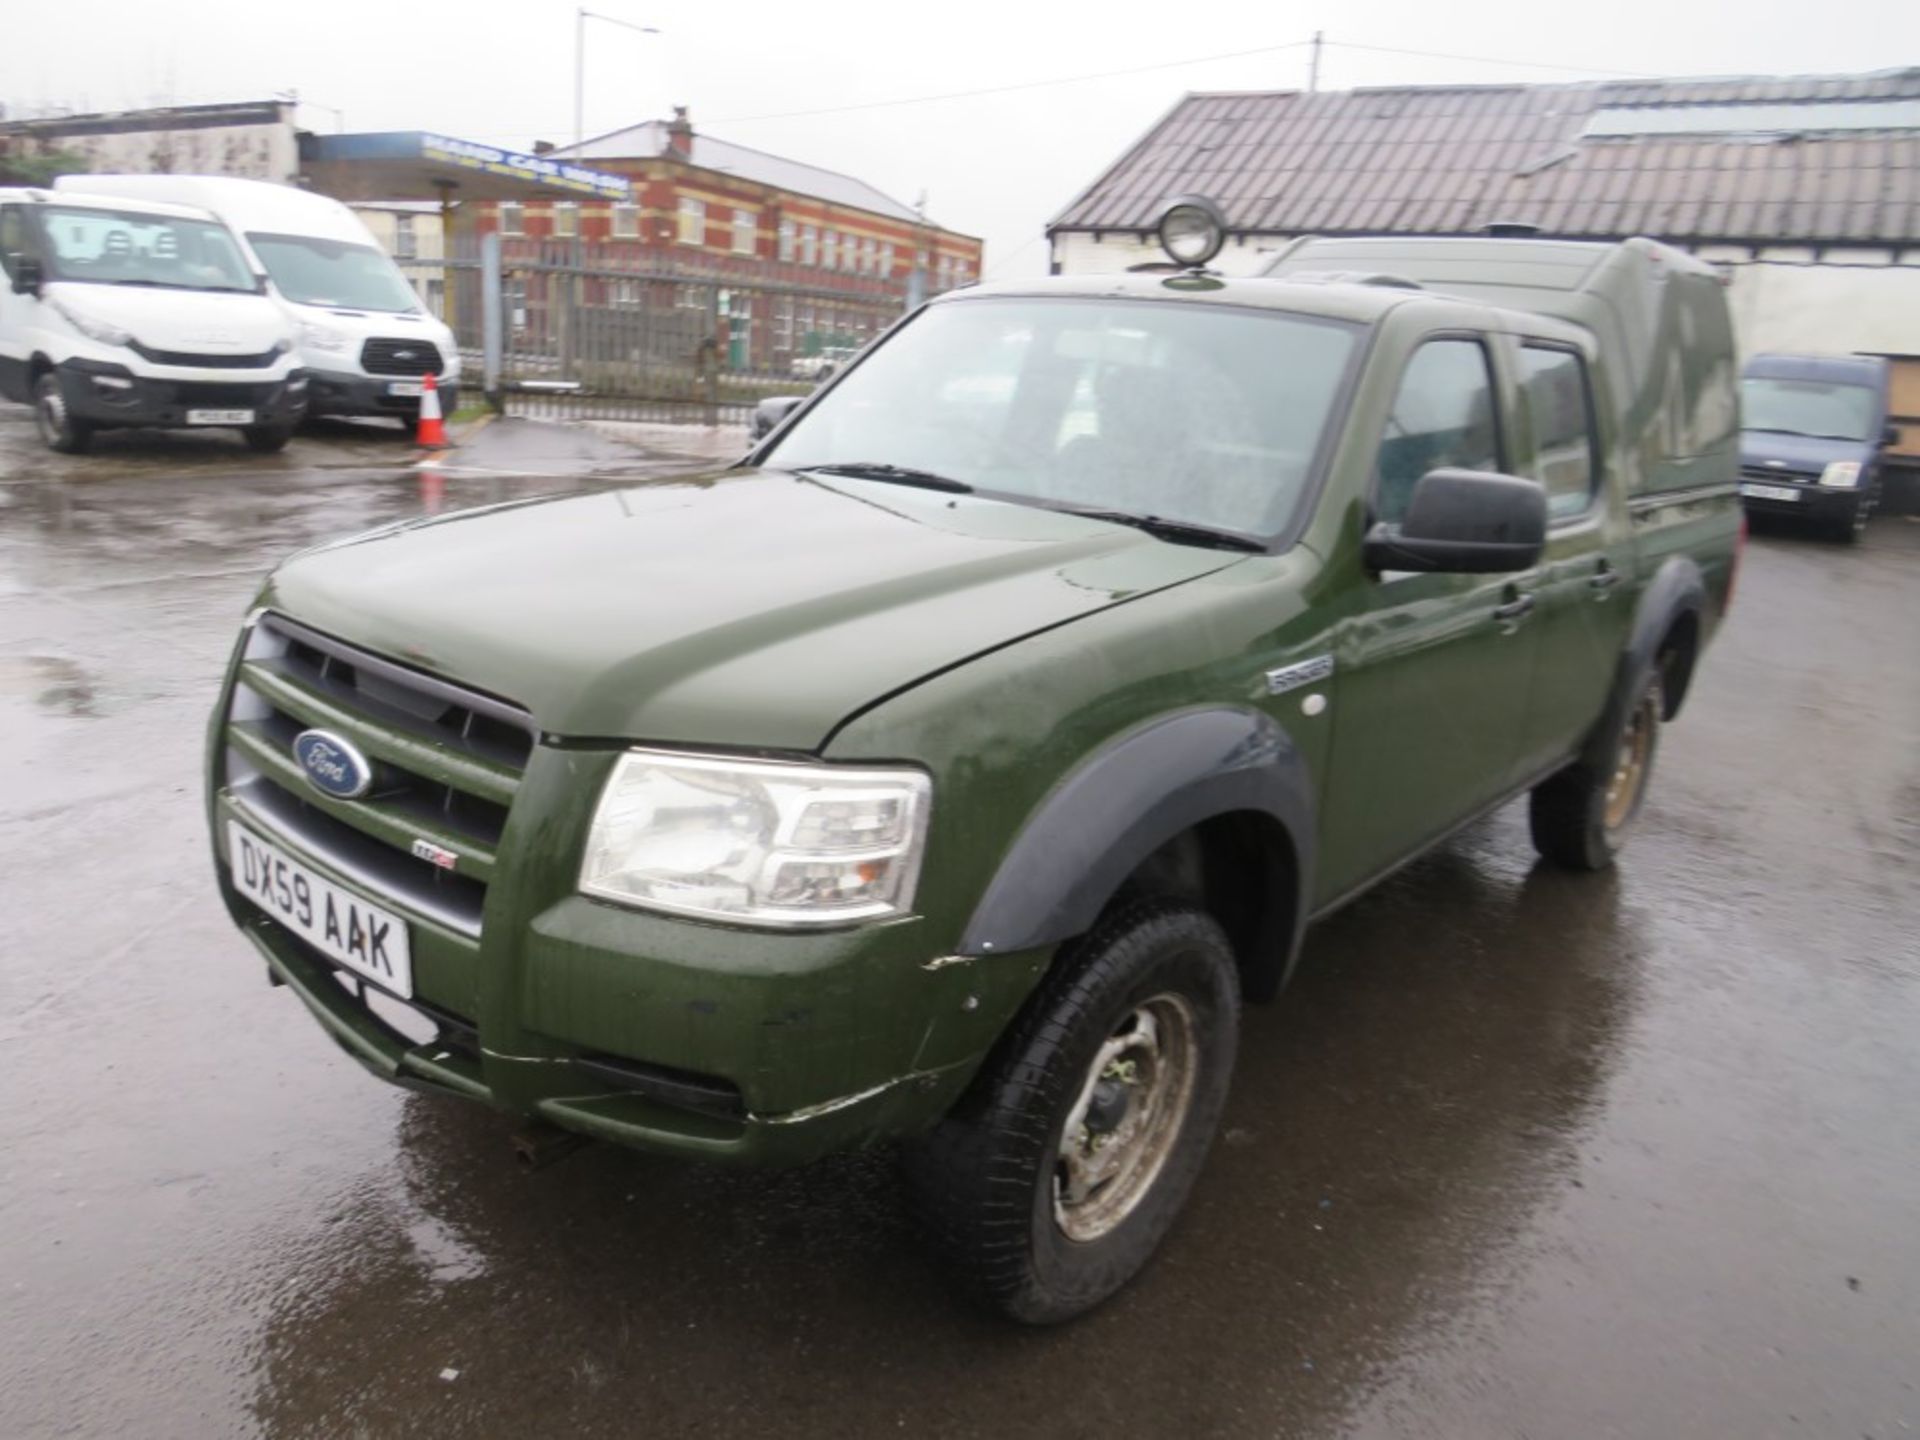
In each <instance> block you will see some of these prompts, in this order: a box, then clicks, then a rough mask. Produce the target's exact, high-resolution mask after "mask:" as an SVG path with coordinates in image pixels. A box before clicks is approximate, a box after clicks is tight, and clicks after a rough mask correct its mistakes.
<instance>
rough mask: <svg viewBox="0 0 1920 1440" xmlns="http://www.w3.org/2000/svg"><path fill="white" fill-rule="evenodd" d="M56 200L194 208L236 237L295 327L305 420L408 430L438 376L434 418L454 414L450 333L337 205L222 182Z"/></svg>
mask: <svg viewBox="0 0 1920 1440" xmlns="http://www.w3.org/2000/svg"><path fill="white" fill-rule="evenodd" d="M55 183H56V185H57V186H58V187H59V188H60V189H62V190H72V191H84V192H86V193H88V194H107V195H121V196H129V197H133V198H136V199H146V200H166V201H173V202H175V203H179V204H185V205H198V206H201V207H203V208H205V209H207V210H211V211H213V212H214V213H215V214H216V215H219V216H220V217H221V218H222V219H224V220H225V221H226V222H227V223H228V224H229V225H230V226H231V227H232V228H233V230H234V231H235V233H237V234H238V235H239V236H240V237H241V240H242V243H243V244H244V245H245V247H246V251H247V255H248V259H249V261H250V262H251V263H252V265H253V267H254V269H255V270H257V271H259V272H260V273H261V274H263V275H265V276H266V277H267V290H268V293H269V294H271V295H272V296H273V298H274V299H275V300H276V301H278V302H279V303H280V305H281V306H282V308H284V309H285V310H286V312H287V314H288V316H289V317H290V318H291V319H292V321H293V323H294V327H295V333H296V335H297V336H298V337H299V346H300V361H301V364H302V365H303V366H304V367H305V368H306V371H307V374H308V376H309V377H310V378H311V381H312V387H311V393H310V395H309V398H308V402H307V413H308V414H310V415H388V416H391V417H393V418H394V419H396V420H399V421H400V422H402V423H403V424H406V425H412V424H414V423H416V422H417V421H418V420H419V418H420V392H421V390H422V389H423V388H424V380H425V377H426V376H428V375H433V376H436V377H437V379H436V380H435V384H436V385H438V387H439V390H440V409H441V413H442V414H447V415H451V414H452V413H453V412H454V411H455V410H457V409H458V408H459V407H460V350H459V347H458V346H457V345H456V344H455V342H454V338H453V332H452V331H451V330H449V329H448V328H447V327H446V326H445V325H443V324H442V323H441V322H440V321H439V320H438V319H436V318H435V317H434V316H432V315H429V314H427V313H426V311H425V310H424V309H422V308H421V305H420V297H419V296H418V295H416V294H415V293H414V289H413V286H412V285H410V284H408V283H407V277H406V276H405V275H403V274H401V273H400V268H399V266H397V265H395V264H394V262H393V260H392V259H391V257H389V256H388V254H387V252H386V251H385V250H383V249H381V248H380V245H379V242H378V241H376V240H375V239H374V238H373V234H372V232H371V231H369V230H368V229H367V227H366V226H365V225H364V224H363V223H362V222H361V220H360V217H359V216H357V215H355V214H354V213H353V211H351V210H349V209H348V208H347V207H346V206H345V205H342V204H341V203H340V202H339V201H338V200H334V199H331V198H329V197H328V196H325V195H316V194H314V193H313V192H312V191H310V190H296V189H295V188H294V187H292V186H291V185H274V184H270V183H269V182H267V181H264V180H240V179H235V178H233V177H231V176H226V175H69V176H64V177H62V178H61V179H60V180H58V181H56V182H55Z"/></svg>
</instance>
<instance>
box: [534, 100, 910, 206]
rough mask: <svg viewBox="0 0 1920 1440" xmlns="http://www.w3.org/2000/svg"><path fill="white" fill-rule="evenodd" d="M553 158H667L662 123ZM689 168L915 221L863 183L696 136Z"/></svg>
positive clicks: (635, 128)
mask: <svg viewBox="0 0 1920 1440" xmlns="http://www.w3.org/2000/svg"><path fill="white" fill-rule="evenodd" d="M553 153H554V154H555V155H557V156H560V157H563V158H565V159H568V160H587V161H592V160H602V161H604V160H638V159H652V158H654V157H655V156H659V155H664V154H666V153H667V122H666V121H664V120H649V121H647V122H646V123H645V124H641V125H630V126H628V127H627V128H626V129H624V130H615V131H613V132H612V133H611V134H607V135H599V136H596V137H594V138H593V139H591V140H588V141H586V142H585V143H583V144H580V145H567V146H563V147H562V148H561V149H558V150H556V151H554V152H553ZM689 163H691V164H694V165H698V166H700V167H701V168H702V169H706V170H717V171H719V172H720V173H722V174H725V175H738V176H739V177H740V178H741V179H743V180H752V181H754V182H755V183H756V184H760V185H770V186H772V187H773V188H774V189H776V190H786V191H788V192H790V193H792V194H796V195H811V196H813V197H814V198H815V199H819V200H830V201H832V202H833V203H834V204H836V205H851V206H852V207H853V208H855V209H856V210H869V211H872V212H873V213H874V214H875V215H886V216H889V217H891V218H892V219H895V220H916V219H918V218H919V217H918V216H917V215H916V214H915V213H914V212H913V211H912V210H911V209H909V208H908V207H907V206H905V205H902V204H901V203H900V202H899V201H898V200H895V199H893V198H892V197H891V196H889V195H884V194H882V193H881V192H880V191H878V190H876V189H874V188H873V186H871V185H869V184H867V182H866V181H864V180H856V179H854V178H853V177H852V176H851V175H842V174H841V173H840V172H839V171H837V170H823V169H821V168H820V167H819V166H818V165H809V164H807V163H806V162H805V161H801V160H789V159H787V158H786V157H785V156H783V155H769V154H768V153H767V152H766V151H764V150H754V149H751V148H749V147H748V146H745V145H735V144H733V143H732V142H731V141H727V140H716V139H714V138H713V137H712V136H711V135H702V134H700V133H699V132H698V131H696V132H695V133H694V136H693V155H692V157H691V158H690V161H689Z"/></svg>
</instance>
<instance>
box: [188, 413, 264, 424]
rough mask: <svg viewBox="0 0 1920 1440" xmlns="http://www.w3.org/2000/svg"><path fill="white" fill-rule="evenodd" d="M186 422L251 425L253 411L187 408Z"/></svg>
mask: <svg viewBox="0 0 1920 1440" xmlns="http://www.w3.org/2000/svg"><path fill="white" fill-rule="evenodd" d="M187 423H188V424H189V425H251V424H253V411H251V410H189V411H187Z"/></svg>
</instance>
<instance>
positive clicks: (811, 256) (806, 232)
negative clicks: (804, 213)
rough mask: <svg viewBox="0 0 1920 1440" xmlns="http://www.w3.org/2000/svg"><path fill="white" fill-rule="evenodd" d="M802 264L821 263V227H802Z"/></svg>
mask: <svg viewBox="0 0 1920 1440" xmlns="http://www.w3.org/2000/svg"><path fill="white" fill-rule="evenodd" d="M800 263H801V264H802V265H818V264H819V263H820V227H819V226H818V225H802V226H801V227H800Z"/></svg>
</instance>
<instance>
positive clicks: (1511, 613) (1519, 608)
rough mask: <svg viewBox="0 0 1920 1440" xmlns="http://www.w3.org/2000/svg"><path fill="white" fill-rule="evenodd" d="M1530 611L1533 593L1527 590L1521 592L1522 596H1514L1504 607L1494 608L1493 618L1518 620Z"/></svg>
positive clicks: (1497, 606)
mask: <svg viewBox="0 0 1920 1440" xmlns="http://www.w3.org/2000/svg"><path fill="white" fill-rule="evenodd" d="M1532 609H1533V592H1532V591H1531V590H1528V591H1525V592H1523V593H1522V594H1519V595H1516V596H1515V597H1514V598H1513V599H1511V600H1509V601H1507V603H1506V604H1504V605H1496V606H1494V607H1493V618H1494V619H1496V620H1518V619H1520V618H1522V617H1523V616H1525V615H1526V614H1527V612H1528V611H1530V610H1532Z"/></svg>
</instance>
